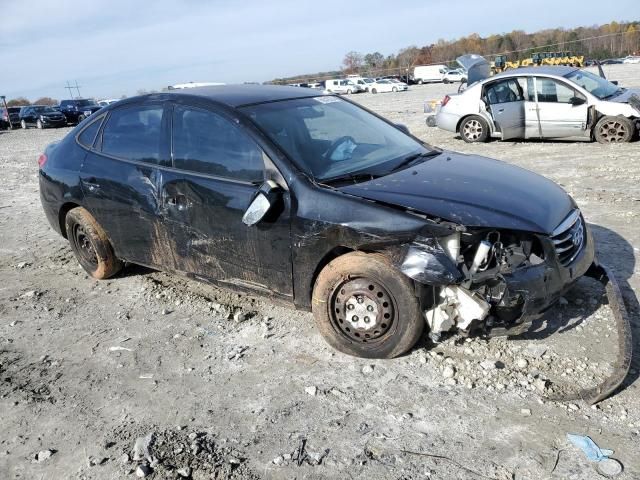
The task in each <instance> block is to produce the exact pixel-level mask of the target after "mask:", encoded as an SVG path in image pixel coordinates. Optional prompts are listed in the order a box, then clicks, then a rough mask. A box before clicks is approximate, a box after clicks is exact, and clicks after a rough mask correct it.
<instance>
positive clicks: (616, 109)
mask: <svg viewBox="0 0 640 480" xmlns="http://www.w3.org/2000/svg"><path fill="white" fill-rule="evenodd" d="M595 107H596V111H597V112H598V113H599V114H601V115H611V116H618V115H622V116H623V117H627V118H638V116H639V114H638V111H637V110H636V109H635V108H633V107H632V106H631V105H630V104H628V103H620V102H606V101H601V102H597V103H596V104H595Z"/></svg>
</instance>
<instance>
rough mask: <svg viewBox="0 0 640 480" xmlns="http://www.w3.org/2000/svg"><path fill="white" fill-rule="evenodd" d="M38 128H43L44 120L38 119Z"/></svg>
mask: <svg viewBox="0 0 640 480" xmlns="http://www.w3.org/2000/svg"><path fill="white" fill-rule="evenodd" d="M36 128H39V129H41V130H42V120H40V119H38V120H37V121H36Z"/></svg>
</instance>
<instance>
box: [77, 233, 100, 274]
mask: <svg viewBox="0 0 640 480" xmlns="http://www.w3.org/2000/svg"><path fill="white" fill-rule="evenodd" d="M73 243H74V244H75V246H76V251H77V252H78V255H79V256H80V259H81V261H83V262H84V263H86V264H88V265H91V266H93V267H97V266H98V254H97V253H96V250H95V248H94V247H93V244H92V243H91V239H90V238H89V236H88V235H87V233H86V232H85V231H84V228H83V227H82V225H76V226H75V227H74V228H73Z"/></svg>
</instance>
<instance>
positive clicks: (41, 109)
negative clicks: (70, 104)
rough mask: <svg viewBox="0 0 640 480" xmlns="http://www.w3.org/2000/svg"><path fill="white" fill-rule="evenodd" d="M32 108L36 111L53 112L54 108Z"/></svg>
mask: <svg viewBox="0 0 640 480" xmlns="http://www.w3.org/2000/svg"><path fill="white" fill-rule="evenodd" d="M33 109H34V110H35V111H36V112H38V113H51V112H55V110H54V109H53V108H51V107H33Z"/></svg>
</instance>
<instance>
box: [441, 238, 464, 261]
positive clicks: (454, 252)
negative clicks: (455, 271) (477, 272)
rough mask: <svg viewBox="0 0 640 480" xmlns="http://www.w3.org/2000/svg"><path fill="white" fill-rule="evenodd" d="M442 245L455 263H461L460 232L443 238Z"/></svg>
mask: <svg viewBox="0 0 640 480" xmlns="http://www.w3.org/2000/svg"><path fill="white" fill-rule="evenodd" d="M441 243H442V246H443V248H444V250H445V252H447V253H448V254H449V257H451V260H453V261H454V263H456V264H458V263H460V258H459V257H460V232H456V233H454V234H452V235H449V236H448V237H443V238H442V242H441Z"/></svg>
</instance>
